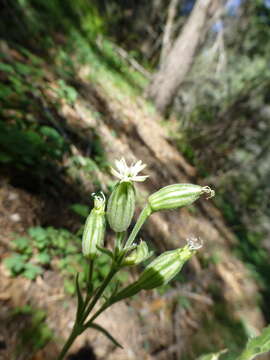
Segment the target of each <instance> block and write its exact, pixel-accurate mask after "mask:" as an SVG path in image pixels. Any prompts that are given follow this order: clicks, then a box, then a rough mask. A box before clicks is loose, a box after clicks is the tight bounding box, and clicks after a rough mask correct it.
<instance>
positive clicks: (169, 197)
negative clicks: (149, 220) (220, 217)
mask: <svg viewBox="0 0 270 360" xmlns="http://www.w3.org/2000/svg"><path fill="white" fill-rule="evenodd" d="M203 194H206V195H207V198H211V197H213V196H214V195H215V192H214V190H211V189H210V187H209V186H199V185H193V184H173V185H168V186H165V187H164V188H162V189H160V190H158V191H157V192H155V193H154V194H152V195H150V196H149V198H148V203H149V205H150V207H151V209H152V211H153V212H154V211H159V210H166V209H176V208H180V207H183V206H187V205H190V204H192V203H193V202H194V201H196V200H197V199H199V197H200V196H201V195H203Z"/></svg>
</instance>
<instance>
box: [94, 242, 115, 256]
mask: <svg viewBox="0 0 270 360" xmlns="http://www.w3.org/2000/svg"><path fill="white" fill-rule="evenodd" d="M97 249H98V250H99V251H101V252H102V253H103V254H106V255H108V256H109V257H110V258H113V253H112V251H110V250H108V249H105V248H104V247H101V246H98V245H97Z"/></svg>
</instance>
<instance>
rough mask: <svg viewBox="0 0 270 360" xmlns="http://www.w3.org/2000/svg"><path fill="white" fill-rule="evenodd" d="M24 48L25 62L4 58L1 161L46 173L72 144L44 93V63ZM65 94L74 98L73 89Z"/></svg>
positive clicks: (0, 64) (0, 66)
mask: <svg viewBox="0 0 270 360" xmlns="http://www.w3.org/2000/svg"><path fill="white" fill-rule="evenodd" d="M20 50H21V53H23V54H25V55H24V56H23V55H21V54H20V56H21V57H22V60H21V62H19V61H13V62H9V61H7V59H6V58H4V57H3V58H0V73H1V76H2V77H3V78H4V79H5V81H3V82H1V83H0V105H1V110H0V163H3V164H8V165H12V166H14V167H15V168H17V169H19V170H26V169H27V171H30V173H34V174H35V175H36V176H37V177H42V176H44V175H45V173H46V171H47V172H48V171H49V169H50V168H51V167H52V166H53V164H55V163H56V162H57V161H59V160H60V159H61V158H62V156H63V154H64V153H65V152H66V151H67V150H68V146H67V143H66V141H65V139H64V138H63V136H62V134H60V133H59V131H58V130H56V129H55V127H54V124H55V122H54V117H53V115H52V113H51V111H50V109H49V108H50V105H49V104H48V102H47V99H46V98H45V96H44V93H43V91H44V89H45V86H47V85H46V84H45V83H44V82H43V77H44V71H43V65H44V63H43V61H42V60H41V59H40V58H38V57H36V56H35V55H33V54H30V53H29V52H27V51H26V50H25V49H20ZM66 88H67V89H69V88H68V87H66ZM69 90H70V89H69ZM60 95H62V94H60ZM60 95H59V96H60ZM63 95H65V94H63ZM65 96H66V97H68V100H69V101H72V100H73V99H71V95H70V94H69V93H68V94H67V95H65ZM45 104H46V106H45ZM44 106H45V109H44Z"/></svg>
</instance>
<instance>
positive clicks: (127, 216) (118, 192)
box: [107, 181, 135, 232]
mask: <svg viewBox="0 0 270 360" xmlns="http://www.w3.org/2000/svg"><path fill="white" fill-rule="evenodd" d="M134 211H135V189H134V186H133V184H132V183H131V182H128V181H127V182H119V183H118V184H117V185H116V186H115V188H114V189H113V192H112V193H111V196H110V198H109V201H108V207H107V219H108V222H109V224H110V226H111V228H112V229H113V230H114V231H115V232H122V231H125V230H127V228H128V227H129V225H130V223H131V220H132V217H133V215H134Z"/></svg>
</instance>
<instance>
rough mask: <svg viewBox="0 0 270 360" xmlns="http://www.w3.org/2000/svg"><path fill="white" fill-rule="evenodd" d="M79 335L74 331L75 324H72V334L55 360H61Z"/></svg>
mask: <svg viewBox="0 0 270 360" xmlns="http://www.w3.org/2000/svg"><path fill="white" fill-rule="evenodd" d="M79 335H80V332H78V331H77V330H76V324H74V327H73V329H72V332H71V333H70V335H69V338H68V339H67V341H66V343H65V345H64V347H63V349H62V351H61V353H60V354H59V356H58V358H57V360H63V359H64V358H65V356H66V354H67V352H68V350H69V348H70V347H71V345H72V344H73V342H74V341H75V339H76V337H77V336H79Z"/></svg>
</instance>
